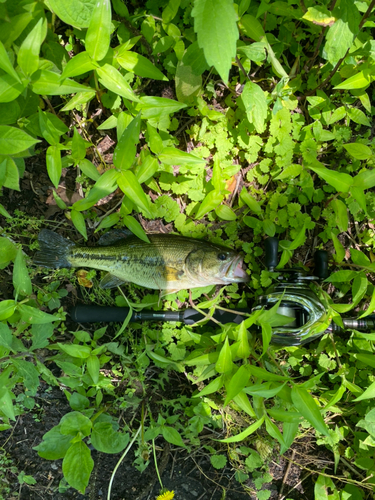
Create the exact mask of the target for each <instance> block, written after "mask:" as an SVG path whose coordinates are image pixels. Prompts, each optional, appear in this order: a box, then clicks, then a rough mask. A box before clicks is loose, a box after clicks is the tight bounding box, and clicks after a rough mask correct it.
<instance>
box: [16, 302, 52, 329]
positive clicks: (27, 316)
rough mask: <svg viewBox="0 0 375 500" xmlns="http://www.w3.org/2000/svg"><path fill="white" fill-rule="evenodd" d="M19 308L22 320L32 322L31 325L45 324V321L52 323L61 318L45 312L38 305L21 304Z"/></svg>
mask: <svg viewBox="0 0 375 500" xmlns="http://www.w3.org/2000/svg"><path fill="white" fill-rule="evenodd" d="M17 310H18V311H19V313H20V314H21V319H22V321H25V323H30V324H31V325H34V324H35V325H43V324H45V323H52V322H53V321H58V320H59V319H61V318H60V317H58V316H54V315H53V314H48V313H45V312H44V311H41V310H40V309H37V308H36V307H31V306H27V305H26V304H19V305H18V306H17Z"/></svg>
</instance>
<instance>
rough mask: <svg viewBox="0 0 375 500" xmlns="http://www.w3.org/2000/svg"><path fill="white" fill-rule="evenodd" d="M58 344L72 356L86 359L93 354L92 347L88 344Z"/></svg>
mask: <svg viewBox="0 0 375 500" xmlns="http://www.w3.org/2000/svg"><path fill="white" fill-rule="evenodd" d="M57 345H58V346H59V347H60V349H61V350H62V351H64V352H66V354H68V355H69V356H72V358H80V359H86V358H88V357H89V356H90V355H91V347H89V346H87V345H77V344H60V343H59V342H58V343H57Z"/></svg>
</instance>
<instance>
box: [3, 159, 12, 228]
mask: <svg viewBox="0 0 375 500" xmlns="http://www.w3.org/2000/svg"><path fill="white" fill-rule="evenodd" d="M0 168H1V166H0ZM0 215H2V216H3V217H7V218H9V219H11V218H12V216H11V215H10V214H9V213H8V212H7V211H6V210H5V208H4V207H3V205H1V203H0Z"/></svg>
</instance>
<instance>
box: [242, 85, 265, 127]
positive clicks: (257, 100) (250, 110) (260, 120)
mask: <svg viewBox="0 0 375 500" xmlns="http://www.w3.org/2000/svg"><path fill="white" fill-rule="evenodd" d="M241 99H242V102H243V104H244V106H245V111H246V116H247V119H248V120H249V122H250V123H252V124H253V125H254V127H255V129H256V131H257V132H258V134H261V133H263V132H264V129H265V121H266V118H267V111H268V105H267V99H266V96H265V94H264V92H263V90H262V89H261V88H260V87H259V85H257V84H256V83H252V82H246V83H245V86H244V88H243V91H242V94H241Z"/></svg>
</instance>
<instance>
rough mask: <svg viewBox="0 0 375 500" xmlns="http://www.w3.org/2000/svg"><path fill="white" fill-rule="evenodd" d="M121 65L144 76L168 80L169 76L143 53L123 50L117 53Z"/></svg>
mask: <svg viewBox="0 0 375 500" xmlns="http://www.w3.org/2000/svg"><path fill="white" fill-rule="evenodd" d="M116 59H117V61H118V63H119V64H120V66H122V67H123V68H124V69H126V70H127V71H131V72H132V73H135V74H136V75H138V76H141V77H143V78H151V79H152V80H163V81H165V82H167V81H168V78H167V77H166V76H165V75H163V73H162V72H161V71H160V70H159V69H158V68H157V67H156V66H155V65H154V64H152V62H151V61H150V60H149V59H147V58H146V57H144V56H142V55H141V54H137V53H136V52H131V51H130V50H122V51H120V52H119V53H118V54H117V55H116Z"/></svg>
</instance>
